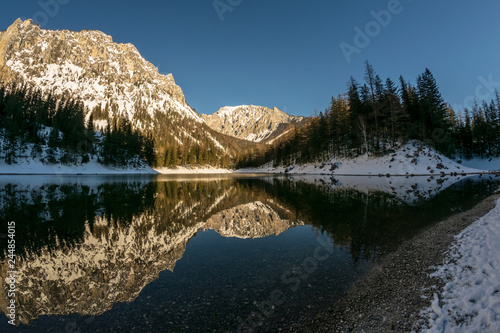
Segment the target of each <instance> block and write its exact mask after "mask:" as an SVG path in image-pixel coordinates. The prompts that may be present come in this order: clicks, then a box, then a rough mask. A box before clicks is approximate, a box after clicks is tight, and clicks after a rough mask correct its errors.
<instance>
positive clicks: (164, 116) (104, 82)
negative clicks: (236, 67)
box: [0, 19, 222, 149]
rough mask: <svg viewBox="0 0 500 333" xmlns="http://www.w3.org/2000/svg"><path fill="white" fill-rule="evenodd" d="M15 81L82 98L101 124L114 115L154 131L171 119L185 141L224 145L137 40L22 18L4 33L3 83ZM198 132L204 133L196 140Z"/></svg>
mask: <svg viewBox="0 0 500 333" xmlns="http://www.w3.org/2000/svg"><path fill="white" fill-rule="evenodd" d="M11 80H15V81H16V82H26V83H28V84H31V85H34V86H36V87H37V88H39V89H41V90H42V91H43V92H44V93H46V94H48V93H52V94H55V95H69V96H74V97H76V98H79V99H81V100H82V101H83V102H84V104H85V106H86V107H87V111H86V116H87V117H88V116H89V114H90V113H93V114H94V121H95V125H96V126H97V127H98V128H104V127H105V126H106V121H107V120H108V119H112V118H114V117H118V118H120V117H125V118H128V119H129V120H130V121H131V123H132V125H133V126H134V127H135V128H139V129H142V130H150V131H154V130H155V128H157V127H156V126H157V125H158V123H159V122H162V121H163V122H165V121H168V124H169V125H168V126H167V127H169V128H170V129H171V131H172V133H170V137H171V140H175V141H177V142H179V144H183V143H185V142H187V141H192V142H199V141H200V139H202V140H203V141H207V142H210V141H212V142H213V144H215V146H216V147H219V148H220V149H222V146H221V145H220V143H219V142H217V140H216V139H215V138H213V137H212V136H211V135H210V134H209V133H204V132H206V130H207V129H208V127H206V125H205V124H204V121H203V119H202V118H201V117H200V115H199V114H198V113H197V112H196V111H194V110H193V109H192V108H191V107H190V106H189V105H188V104H187V103H186V100H185V98H184V94H183V92H182V89H181V88H180V87H179V86H178V85H176V84H175V81H174V78H173V76H172V75H171V74H168V75H162V74H160V73H159V72H158V69H157V68H156V67H155V66H153V65H152V64H151V63H149V62H148V61H146V60H145V59H144V58H143V57H142V56H141V55H140V54H139V52H138V51H137V49H136V48H135V47H134V46H133V45H132V44H118V43H114V42H113V39H112V37H111V36H109V35H106V34H104V33H102V32H100V31H89V30H82V31H79V32H75V31H69V30H57V31H53V30H44V29H41V28H40V27H39V26H38V25H35V24H33V22H32V20H26V21H24V22H23V21H22V20H21V19H18V20H16V21H15V22H14V24H12V25H11V26H10V27H9V28H8V29H7V30H6V31H4V32H2V33H1V34H0V81H7V82H8V81H11ZM184 120H187V122H188V123H189V124H190V128H189V129H188V128H187V127H185V124H184V125H183V124H182V122H183V121H184ZM172 124H173V125H174V126H172ZM183 126H184V127H183ZM193 131H197V133H202V134H199V135H197V139H196V140H195V139H193V136H192V133H193ZM190 134H191V135H190Z"/></svg>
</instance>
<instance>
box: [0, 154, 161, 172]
mask: <svg viewBox="0 0 500 333" xmlns="http://www.w3.org/2000/svg"><path fill="white" fill-rule="evenodd" d="M157 173H158V172H156V171H155V170H154V169H152V168H150V167H149V166H147V165H145V164H143V165H141V166H137V167H112V166H106V165H103V164H100V163H97V161H95V160H91V161H90V162H89V163H83V164H76V165H66V164H45V163H43V162H41V161H39V160H35V159H31V158H26V159H22V160H20V161H19V162H17V163H15V164H7V163H5V161H3V160H0V174H10V175H27V174H30V175H64V174H67V175H78V174H82V175H109V174H157Z"/></svg>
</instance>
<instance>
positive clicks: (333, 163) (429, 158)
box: [0, 142, 500, 177]
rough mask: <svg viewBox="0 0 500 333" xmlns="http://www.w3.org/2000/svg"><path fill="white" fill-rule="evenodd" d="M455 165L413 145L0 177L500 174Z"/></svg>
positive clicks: (484, 162)
mask: <svg viewBox="0 0 500 333" xmlns="http://www.w3.org/2000/svg"><path fill="white" fill-rule="evenodd" d="M460 162H461V163H457V162H455V161H454V160H451V159H449V158H447V157H445V156H443V155H441V154H440V153H438V152H437V151H435V150H434V149H432V148H430V147H427V146H425V145H421V144H418V143H416V142H410V143H407V144H405V145H402V146H400V147H399V148H398V149H397V150H396V151H395V152H394V153H392V154H388V155H385V156H368V155H362V156H358V157H355V158H349V159H347V158H330V159H328V160H326V161H324V162H316V163H306V164H293V165H289V166H277V167H275V166H273V165H272V163H268V164H266V165H263V166H260V167H257V168H243V169H237V170H230V169H222V168H216V167H212V166H209V165H203V166H200V165H192V166H190V165H187V166H179V167H174V168H166V167H164V168H151V167H149V166H148V165H146V164H145V163H141V165H140V166H133V167H132V166H131V167H124V168H121V167H109V166H105V165H102V164H99V163H97V161H96V160H91V161H90V162H89V163H85V164H80V165H64V164H45V163H42V162H41V161H39V160H35V159H31V158H28V159H23V160H22V161H20V163H16V164H6V163H5V162H3V161H0V174H1V175H60V174H69V175H113V174H117V175H124V174H129V175H132V174H151V175H154V174H157V175H159V174H165V175H169V174H171V175H190V174H226V175H227V174H242V173H245V174H249V173H251V174H263V175H269V174H290V175H292V174H295V175H329V176H371V177H413V176H415V177H418V176H426V177H441V176H450V175H451V176H453V175H461V176H467V175H481V174H498V173H500V158H499V157H496V158H490V159H473V160H464V161H460Z"/></svg>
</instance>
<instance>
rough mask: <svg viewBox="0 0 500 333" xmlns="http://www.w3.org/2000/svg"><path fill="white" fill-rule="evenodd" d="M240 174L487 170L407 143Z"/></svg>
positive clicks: (257, 169) (252, 169) (390, 173)
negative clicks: (378, 152)
mask: <svg viewBox="0 0 500 333" xmlns="http://www.w3.org/2000/svg"><path fill="white" fill-rule="evenodd" d="M239 172H263V173H289V174H328V175H332V174H333V175H367V176H369V175H384V176H385V175H391V176H394V175H399V176H405V175H415V176H418V175H429V176H431V175H437V176H439V175H440V174H442V173H444V174H452V173H467V174H469V173H486V172H488V171H487V170H481V169H474V168H470V167H467V166H464V165H460V164H458V163H456V162H455V161H452V160H451V159H449V158H447V157H445V156H443V155H442V154H440V153H439V152H437V151H436V150H434V149H433V148H431V147H428V146H425V145H422V144H419V143H418V142H409V143H407V144H404V145H401V146H400V147H399V148H398V149H397V150H396V151H395V152H394V153H392V154H388V155H385V156H379V157H374V156H371V155H370V156H369V155H366V154H365V155H362V156H358V157H356V158H330V159H328V160H326V161H325V162H313V163H306V164H297V165H291V166H278V167H274V166H272V163H268V164H266V165H264V166H261V167H258V168H255V169H254V168H246V169H242V170H239Z"/></svg>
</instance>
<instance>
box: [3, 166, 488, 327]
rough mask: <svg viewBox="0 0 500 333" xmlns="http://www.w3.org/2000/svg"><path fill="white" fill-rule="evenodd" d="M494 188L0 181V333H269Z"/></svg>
mask: <svg viewBox="0 0 500 333" xmlns="http://www.w3.org/2000/svg"><path fill="white" fill-rule="evenodd" d="M496 179H498V178H492V177H483V178H468V179H462V180H459V179H444V180H443V179H440V178H437V179H434V178H432V179H427V178H422V179H419V178H409V179H405V178H402V179H385V178H362V177H361V178H360V177H357V178H337V179H329V178H314V177H309V178H293V179H291V178H280V177H277V178H273V177H265V178H257V177H253V178H252V177H225V178H220V177H208V178H207V177H187V178H179V177H126V176H122V177H117V176H115V177H108V176H106V177H104V176H101V177H98V176H92V177H90V176H89V177H83V176H80V177H71V176H67V177H26V176H23V177H12V176H11V177H0V223H1V224H0V226H1V229H0V232H1V233H3V234H0V235H1V236H2V237H0V246H1V247H0V249H1V253H2V254H3V257H2V258H3V259H0V260H1V261H0V265H1V266H0V277H1V280H2V281H3V282H2V290H1V293H0V312H4V313H5V312H6V311H7V309H6V307H7V304H8V303H7V301H9V300H10V299H11V298H10V297H9V296H8V295H7V291H8V289H9V288H8V285H7V283H5V279H6V277H7V271H8V270H9V269H8V265H7V260H8V258H7V257H6V255H7V252H6V250H7V238H5V236H6V232H7V223H8V222H10V221H15V222H16V229H15V230H16V234H15V241H16V249H15V251H16V256H17V257H16V263H15V264H16V266H15V269H16V271H17V272H18V273H17V281H16V295H15V301H16V303H15V304H16V310H15V311H16V312H15V313H16V323H17V324H19V325H18V327H14V326H12V325H9V324H8V323H7V321H8V319H7V317H6V316H5V315H4V314H0V331H1V332H131V331H134V332H135V331H137V332H152V331H157V332H212V331H214V332H224V331H229V332H232V331H238V330H239V331H251V330H254V331H276V330H277V329H278V328H280V327H284V325H286V324H287V323H290V322H294V321H302V320H306V319H307V318H312V317H314V316H316V315H317V314H318V313H320V312H321V311H323V310H325V309H326V308H327V307H328V305H330V304H332V303H333V302H335V299H337V298H338V297H339V296H340V295H342V293H344V292H345V291H346V289H347V288H348V287H349V286H350V285H352V283H354V282H355V281H356V280H358V279H360V278H361V277H362V276H363V275H364V274H365V273H366V272H367V270H368V269H369V268H370V265H371V263H372V262H373V261H376V260H377V258H379V256H380V255H383V254H384V253H388V252H390V251H393V250H394V249H395V248H396V247H397V246H398V244H400V243H401V242H402V241H404V240H405V239H408V238H410V237H412V236H413V235H415V234H416V233H418V232H419V231H421V230H422V229H423V228H426V227H428V226H430V225H432V224H433V223H435V222H437V221H439V220H441V219H443V218H445V217H447V216H449V215H451V214H453V213H456V212H459V211H463V210H466V209H469V208H471V207H473V206H474V205H475V204H476V203H478V202H479V201H480V200H482V199H483V198H485V197H486V196H488V195H489V194H491V193H492V192H493V191H494V190H496V189H497V187H498V181H496ZM455 181H456V183H454V182H455Z"/></svg>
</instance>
